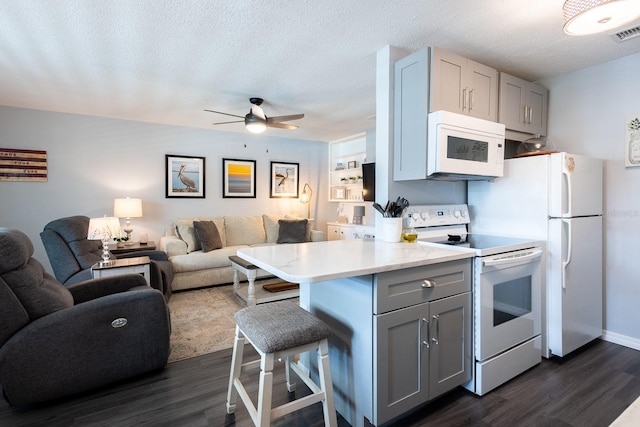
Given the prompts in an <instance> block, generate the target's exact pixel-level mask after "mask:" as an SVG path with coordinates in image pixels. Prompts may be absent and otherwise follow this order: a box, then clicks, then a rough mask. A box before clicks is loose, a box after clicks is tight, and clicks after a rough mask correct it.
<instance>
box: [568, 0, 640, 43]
mask: <svg viewBox="0 0 640 427" xmlns="http://www.w3.org/2000/svg"><path fill="white" fill-rule="evenodd" d="M562 14H563V16H564V28H563V30H564V32H565V33H566V34H569V35H572V36H584V35H589V34H596V33H601V32H604V31H609V30H612V29H614V28H616V27H619V26H621V25H624V24H626V23H627V22H631V21H633V20H634V19H636V18H638V17H639V16H640V2H639V1H638V0H566V1H565V2H564V5H563V6H562Z"/></svg>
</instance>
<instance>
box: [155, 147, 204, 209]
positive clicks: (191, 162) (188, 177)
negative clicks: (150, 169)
mask: <svg viewBox="0 0 640 427" xmlns="http://www.w3.org/2000/svg"><path fill="white" fill-rule="evenodd" d="M165 172H166V176H167V181H166V194H165V197H166V198H171V197H175V198H200V199H204V182H205V181H204V172H205V171H204V157H193V156H177V155H173V154H166V155H165Z"/></svg>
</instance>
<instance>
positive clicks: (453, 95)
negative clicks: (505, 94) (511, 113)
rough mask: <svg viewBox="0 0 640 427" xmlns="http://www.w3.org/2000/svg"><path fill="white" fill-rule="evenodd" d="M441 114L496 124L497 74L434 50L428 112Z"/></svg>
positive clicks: (470, 61) (484, 66) (440, 50)
mask: <svg viewBox="0 0 640 427" xmlns="http://www.w3.org/2000/svg"><path fill="white" fill-rule="evenodd" d="M438 110H446V111H451V112H454V113H459V114H466V115H468V116H473V117H477V118H480V119H485V120H491V121H494V122H495V121H497V119H498V71H497V70H495V69H494V68H491V67H488V66H486V65H483V64H480V63H478V62H475V61H472V60H470V59H467V58H464V57H462V56H458V55H456V54H453V53H451V52H447V51H445V50H442V49H439V48H435V47H432V48H431V98H430V108H429V111H438Z"/></svg>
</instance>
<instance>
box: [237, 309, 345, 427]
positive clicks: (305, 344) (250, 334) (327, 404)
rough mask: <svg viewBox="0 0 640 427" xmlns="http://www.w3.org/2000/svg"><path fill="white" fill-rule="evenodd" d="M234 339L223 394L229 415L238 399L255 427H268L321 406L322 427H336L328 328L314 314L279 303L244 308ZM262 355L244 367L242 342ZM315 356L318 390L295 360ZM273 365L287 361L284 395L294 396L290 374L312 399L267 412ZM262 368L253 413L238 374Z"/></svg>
mask: <svg viewBox="0 0 640 427" xmlns="http://www.w3.org/2000/svg"><path fill="white" fill-rule="evenodd" d="M234 319H235V321H236V337H235V340H234V344H233V357H232V360H231V374H230V376H229V389H228V392H227V413H228V414H232V413H234V411H235V409H236V400H237V397H238V395H240V398H241V399H242V402H243V403H244V405H245V406H246V408H247V411H249V414H250V415H251V419H252V420H253V423H254V424H255V425H256V426H269V425H270V424H271V421H272V420H274V419H276V418H280V417H282V416H283V415H286V414H289V413H291V412H294V411H297V410H299V409H302V408H305V407H307V406H310V405H313V404H315V403H317V402H322V411H323V414H324V422H325V426H337V425H338V422H337V417H336V411H335V406H334V402H333V383H332V381H331V368H330V366H329V353H328V352H329V346H328V342H327V338H328V337H329V336H330V335H331V330H330V329H329V327H328V326H327V325H326V324H325V323H324V322H322V321H321V320H319V319H318V318H316V317H315V316H314V315H313V314H311V313H309V312H308V311H306V310H304V309H302V308H301V307H300V306H298V305H296V304H295V303H292V302H290V301H278V302H273V303H268V304H260V305H255V306H251V307H246V308H243V309H242V310H240V311H238V312H237V313H236V314H235V315H234ZM245 338H246V339H247V340H248V341H249V342H250V343H251V345H253V347H254V348H255V349H256V351H257V352H258V354H260V359H258V360H254V361H251V362H246V363H244V364H243V363H242V353H243V350H244V339H245ZM311 350H315V351H316V352H317V355H318V376H319V379H320V387H318V386H317V385H316V384H315V383H314V382H313V381H312V380H311V378H309V375H308V373H307V372H306V370H305V368H304V367H302V366H300V365H298V363H297V362H296V361H295V357H294V356H296V355H297V354H299V353H303V352H307V351H311ZM275 359H284V360H285V375H286V382H287V390H288V391H294V390H295V384H294V383H292V382H291V377H290V372H289V369H293V371H294V372H295V373H296V374H297V375H298V376H299V377H300V379H301V380H302V381H304V383H305V384H306V385H307V386H308V387H309V388H310V389H311V391H312V394H310V395H308V396H304V397H302V398H299V399H296V400H294V401H291V402H288V403H285V404H284V405H281V406H278V407H276V408H273V409H272V408H271V397H272V387H273V363H274V360H275ZM258 366H259V367H260V383H259V388H258V406H257V407H255V406H254V405H253V402H252V401H251V398H250V397H249V394H248V393H247V391H246V389H245V387H244V385H243V384H242V382H241V381H240V374H241V373H243V372H245V371H246V370H249V369H255V368H257V367H258Z"/></svg>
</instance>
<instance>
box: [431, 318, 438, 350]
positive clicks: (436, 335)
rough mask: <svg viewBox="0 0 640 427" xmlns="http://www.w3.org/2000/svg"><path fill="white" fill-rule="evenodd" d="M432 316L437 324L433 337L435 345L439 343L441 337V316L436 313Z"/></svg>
mask: <svg viewBox="0 0 640 427" xmlns="http://www.w3.org/2000/svg"><path fill="white" fill-rule="evenodd" d="M432 317H433V323H435V324H436V334H435V336H434V337H433V338H431V341H433V343H434V344H435V345H438V344H439V342H438V340H439V339H440V316H438V315H437V314H434V315H433V316H432Z"/></svg>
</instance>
